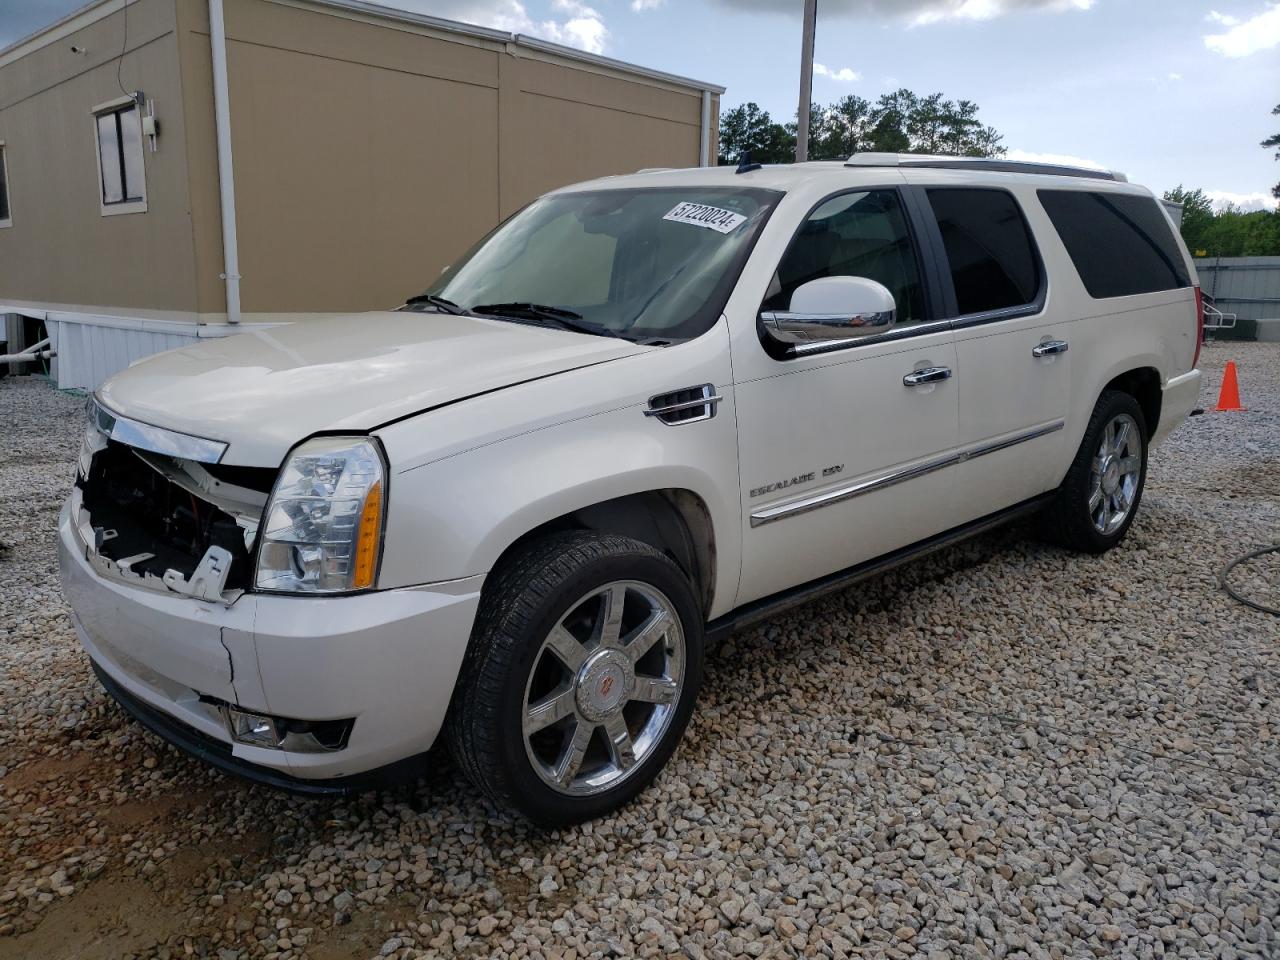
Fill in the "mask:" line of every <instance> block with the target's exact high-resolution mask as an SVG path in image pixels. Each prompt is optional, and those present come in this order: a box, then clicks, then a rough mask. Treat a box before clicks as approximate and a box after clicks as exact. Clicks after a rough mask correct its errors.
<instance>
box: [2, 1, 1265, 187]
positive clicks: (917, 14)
mask: <svg viewBox="0 0 1280 960" xmlns="http://www.w3.org/2000/svg"><path fill="white" fill-rule="evenodd" d="M78 5H79V4H78V3H77V0H0V47H3V46H4V45H6V44H7V43H9V42H11V41H12V40H14V39H16V38H18V37H19V36H22V35H24V34H26V33H29V32H30V31H32V30H34V29H37V28H38V27H39V26H40V25H41V24H42V23H44V22H48V21H50V20H52V19H55V18H56V17H58V16H60V15H62V14H63V13H65V12H67V11H69V10H71V9H74V8H75V7H76V6H78ZM392 5H394V6H401V7H406V8H409V9H414V10H419V11H422V12H425V13H433V14H436V15H438V16H445V17H452V18H454V19H459V20H465V21H469V22H472V23H479V24H483V25H486V26H493V27H498V28H500V29H506V30H513V31H517V32H521V33H528V34H532V35H535V36H540V37H543V38H546V39H550V40H556V41H558V42H561V43H566V44H570V45H572V46H576V47H581V48H583V49H585V50H590V51H593V52H596V53H604V54H606V55H608V56H611V57H617V58H619V59H622V60H628V61H632V62H634V63H639V64H643V65H645V66H649V67H654V68H657V69H661V70H667V71H670V72H673V73H679V74H683V75H686V76H692V77H696V78H698V79H700V80H708V81H712V82H715V83H719V84H722V85H724V86H725V87H727V88H728V92H727V93H726V94H725V97H724V101H723V105H724V107H726V108H727V107H732V106H735V105H737V104H739V103H742V102H744V101H747V100H754V101H756V102H757V103H759V104H760V105H761V106H762V107H764V108H765V109H767V110H768V111H769V112H770V113H772V114H773V115H774V117H775V118H778V119H783V118H790V117H792V116H794V112H795V104H796V92H795V91H796V89H797V87H796V84H797V72H798V69H799V61H800V13H799V12H800V9H801V7H802V2H801V0H397V2H394V3H393V4H392ZM814 60H815V65H814V71H815V74H816V76H815V77H814V99H815V100H818V101H819V102H822V103H826V102H829V101H832V100H835V99H837V98H838V97H841V96H843V95H844V94H846V93H856V94H858V95H860V96H863V97H866V98H868V99H874V98H875V97H877V96H878V95H880V94H881V93H884V92H887V91H889V90H892V89H896V88H897V87H900V86H905V87H909V88H911V89H913V90H915V91H916V92H918V93H928V92H932V91H935V90H940V91H942V92H943V93H945V94H946V95H947V96H949V97H954V98H959V97H964V98H966V99H969V100H974V101H976V102H977V103H978V104H979V106H980V108H981V117H982V118H983V120H985V122H987V123H989V124H991V125H993V126H995V127H996V128H997V129H998V130H999V131H1000V132H1001V133H1003V134H1004V137H1005V144H1006V146H1007V147H1008V148H1009V151H1010V156H1012V157H1024V158H1027V159H1038V158H1041V157H1043V158H1046V159H1062V158H1068V159H1070V158H1074V159H1077V160H1083V161H1089V162H1092V163H1094V164H1098V165H1101V166H1104V167H1109V168H1114V169H1118V170H1123V171H1125V172H1126V173H1127V174H1129V176H1130V178H1131V179H1133V180H1135V181H1137V182H1140V183H1145V184H1147V185H1148V186H1150V187H1153V188H1155V189H1157V190H1165V189H1168V188H1169V187H1172V186H1175V185H1176V184H1178V183H1182V184H1185V185H1186V186H1188V187H1202V188H1204V190H1205V191H1206V192H1208V193H1210V194H1211V195H1212V196H1214V197H1215V198H1216V199H1218V200H1233V201H1235V202H1237V203H1240V204H1242V205H1244V206H1247V207H1257V206H1259V205H1262V204H1266V205H1268V206H1270V207H1273V208H1274V206H1275V203H1276V202H1275V201H1274V200H1273V199H1272V198H1271V197H1270V193H1269V191H1270V188H1271V186H1272V185H1273V184H1275V183H1276V182H1277V181H1280V163H1277V162H1275V161H1274V160H1273V159H1272V155H1271V152H1270V151H1267V150H1263V149H1262V148H1260V147H1259V146H1258V142H1259V141H1260V140H1262V139H1264V138H1265V137H1267V136H1269V135H1270V134H1272V133H1275V132H1278V131H1280V117H1275V116H1272V115H1271V108H1272V107H1274V106H1275V105H1276V104H1278V103H1280V0H819V2H818V33H817V43H816V47H815V57H814Z"/></svg>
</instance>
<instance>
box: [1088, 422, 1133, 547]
mask: <svg viewBox="0 0 1280 960" xmlns="http://www.w3.org/2000/svg"><path fill="white" fill-rule="evenodd" d="M1141 474H1142V434H1141V432H1140V431H1139V430H1138V424H1137V423H1136V422H1135V421H1134V419H1133V417H1131V416H1129V415H1128V414H1127V413H1121V414H1117V415H1116V416H1115V417H1112V418H1111V420H1109V421H1108V422H1107V425H1106V427H1105V428H1103V431H1102V440H1101V442H1100V443H1099V444H1098V452H1097V453H1096V454H1095V455H1094V457H1093V463H1092V464H1091V465H1090V468H1089V515H1090V517H1092V519H1093V527H1094V529H1095V530H1097V531H1098V532H1099V533H1101V534H1103V535H1104V536H1110V535H1111V534H1113V533H1115V532H1116V531H1117V530H1119V529H1120V526H1121V525H1122V524H1123V523H1124V521H1125V518H1126V517H1128V516H1129V511H1130V510H1131V509H1133V501H1134V498H1135V497H1136V495H1137V492H1138V480H1139V479H1140V477H1141Z"/></svg>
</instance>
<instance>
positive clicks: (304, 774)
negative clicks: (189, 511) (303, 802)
mask: <svg viewBox="0 0 1280 960" xmlns="http://www.w3.org/2000/svg"><path fill="white" fill-rule="evenodd" d="M82 510H83V506H82V505H81V504H80V503H79V502H77V500H76V496H75V494H74V493H73V495H72V498H71V499H70V500H69V501H68V503H67V505H66V506H65V508H64V509H63V511H62V515H61V518H60V521H59V533H58V540H59V550H58V553H59V563H60V569H61V576H62V585H63V590H64V592H65V594H66V597H67V600H68V602H69V603H70V605H71V609H72V620H73V622H74V624H75V628H76V632H77V634H78V635H79V637H80V641H81V643H82V644H83V645H84V648H85V650H86V651H87V652H88V654H89V656H90V657H91V658H92V660H93V663H94V665H95V668H96V669H97V670H99V671H100V672H101V674H102V675H104V676H105V677H107V678H109V680H110V682H109V683H108V684H106V686H107V688H108V690H109V691H111V692H112V693H113V694H115V695H116V696H117V699H120V700H121V702H122V703H125V705H126V707H127V708H129V709H130V710H131V712H133V713H134V714H135V716H138V715H140V711H139V710H137V709H134V706H133V705H132V704H141V705H142V706H143V707H144V708H145V710H142V711H141V713H147V711H151V712H158V713H159V714H160V715H162V716H163V717H165V718H167V721H166V722H169V721H171V722H172V723H176V724H177V725H178V729H181V730H185V731H186V732H187V733H188V734H192V735H193V736H194V739H192V738H191V737H187V739H186V741H185V742H184V741H183V740H182V738H178V737H175V736H170V735H169V734H168V733H166V731H165V730H163V729H159V728H158V727H157V725H156V724H153V723H148V725H149V726H151V727H152V728H153V729H155V730H156V731H157V732H159V733H161V735H164V736H166V737H167V738H168V739H170V740H171V741H172V742H174V743H175V744H177V745H178V746H180V747H182V748H183V749H187V750H188V751H189V752H194V753H198V754H200V755H201V756H205V758H206V759H212V758H211V757H210V756H207V755H206V753H205V752H204V751H202V750H195V749H193V748H192V747H191V743H211V744H216V745H217V746H218V750H220V751H222V752H223V753H225V755H226V756H227V757H229V758H231V760H232V761H234V765H238V766H239V767H240V768H241V769H238V770H236V771H235V772H238V773H241V774H243V775H249V776H251V778H253V779H259V780H267V781H268V782H275V781H277V780H279V778H278V777H277V778H275V779H274V780H273V779H271V778H269V777H264V776H258V777H252V771H254V770H259V771H276V772H278V773H280V774H283V775H285V776H287V777H293V778H298V779H301V780H306V781H322V780H332V781H334V784H335V785H337V784H339V782H340V781H344V780H345V778H348V777H352V776H354V775H357V774H362V773H365V772H367V771H371V770H375V769H379V768H382V767H384V766H387V765H389V764H392V763H395V762H397V761H402V760H404V759H405V758H409V757H413V756H415V755H417V754H421V753H423V752H425V751H426V750H427V749H428V748H429V747H430V746H431V744H432V742H433V741H434V740H435V738H436V735H437V733H438V732H439V730H440V727H441V725H442V723H443V720H444V716H445V712H446V710H447V708H448V705H449V700H450V697H451V696H452V693H453V686H454V679H455V677H456V676H457V672H458V669H459V667H460V665H461V662H462V656H463V653H464V651H465V650H466V645H467V640H468V637H469V636H470V633H471V626H472V622H473V620H474V618H475V612H476V608H477V606H478V604H479V598H480V587H481V584H482V581H483V577H478V576H477V577H469V578H467V579H464V580H456V581H450V582H447V583H439V584H429V585H424V586H419V587H410V588H404V589H398V590H384V591H375V592H372V593H367V594H359V595H350V596H338V597H282V596H271V595H263V594H254V593H238V594H237V595H236V596H234V597H231V596H227V595H225V594H219V596H218V597H217V599H216V600H206V599H198V598H196V597H195V596H192V595H187V594H184V593H182V592H175V591H174V590H173V589H172V588H171V587H170V586H169V585H167V584H164V582H163V579H162V578H158V577H155V576H152V577H151V578H150V580H148V579H147V577H145V576H139V575H138V574H136V573H131V572H130V571H129V570H127V569H126V570H121V569H120V561H119V560H107V559H106V558H104V557H102V556H101V555H100V554H99V553H98V552H97V550H96V549H95V546H96V545H95V543H94V542H93V540H91V539H86V536H87V535H88V536H92V535H93V526H92V524H87V525H86V524H83V523H82V522H81V520H82V519H83V518H82V517H81V511H82ZM86 531H87V533H86ZM151 581H159V584H157V583H155V582H151ZM126 700H127V701H128V702H126ZM228 706H234V707H238V708H240V709H242V710H245V711H252V712H255V713H261V714H265V715H271V716H278V717H303V718H307V719H308V720H312V721H330V720H345V719H354V724H353V725H352V726H351V729H350V734H349V736H348V737H347V739H346V740H345V743H344V745H343V746H342V748H341V749H337V750H329V751H324V752H303V751H294V750H289V749H271V748H265V747H255V746H250V745H247V744H243V743H238V742H235V741H234V740H233V739H232V737H231V734H230V732H229V729H228V724H227V719H226V716H227V708H228ZM144 722H146V721H145V720H144ZM218 765H219V766H223V767H224V768H225V769H230V767H229V766H228V765H227V764H223V763H219V764H218ZM277 785H280V784H277Z"/></svg>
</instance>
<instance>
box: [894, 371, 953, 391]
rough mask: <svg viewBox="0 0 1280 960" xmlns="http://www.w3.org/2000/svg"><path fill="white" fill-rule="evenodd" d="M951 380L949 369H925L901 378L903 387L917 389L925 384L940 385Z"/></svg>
mask: <svg viewBox="0 0 1280 960" xmlns="http://www.w3.org/2000/svg"><path fill="white" fill-rule="evenodd" d="M950 379H951V368H950V367H925V368H924V369H923V370H917V371H916V372H915V373H908V374H907V375H906V376H905V377H903V378H902V385H903V386H904V387H919V386H921V385H923V384H926V383H941V382H942V381H943V380H950Z"/></svg>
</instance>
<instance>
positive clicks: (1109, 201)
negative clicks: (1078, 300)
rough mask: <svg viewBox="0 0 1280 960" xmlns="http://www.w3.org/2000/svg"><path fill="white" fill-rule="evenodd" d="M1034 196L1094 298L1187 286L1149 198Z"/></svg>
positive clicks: (1081, 193) (1168, 232)
mask: <svg viewBox="0 0 1280 960" xmlns="http://www.w3.org/2000/svg"><path fill="white" fill-rule="evenodd" d="M1039 197H1040V203H1041V205H1042V206H1043V207H1044V209H1045V212H1046V213H1047V214H1049V219H1050V220H1051V221H1052V222H1053V226H1054V229H1055V230H1057V231H1058V236H1059V237H1061V238H1062V244H1063V246H1065V247H1066V248H1067V253H1068V254H1069V255H1070V257H1071V262H1072V263H1073V264H1075V268H1076V272H1077V273H1079V274H1080V279H1081V281H1082V282H1083V283H1084V287H1085V289H1086V290H1087V291H1089V296H1091V297H1093V298H1094V299H1095V300H1103V299H1106V298H1108V297H1128V296H1133V295H1134V294H1139V293H1155V292H1157V291H1159V290H1174V289H1177V288H1178V287H1189V286H1191V277H1190V274H1189V273H1188V272H1187V265H1186V261H1184V260H1183V259H1182V251H1181V250H1180V249H1179V247H1178V243H1177V241H1176V240H1175V239H1174V236H1173V230H1172V229H1171V228H1170V226H1169V221H1168V219H1166V217H1165V215H1164V213H1163V212H1162V211H1161V210H1160V207H1159V205H1158V204H1157V203H1156V201H1155V199H1154V198H1152V197H1139V196H1133V195H1132V194H1122V193H1100V192H1099V193H1094V192H1090V191H1087V190H1040V191H1039Z"/></svg>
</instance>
